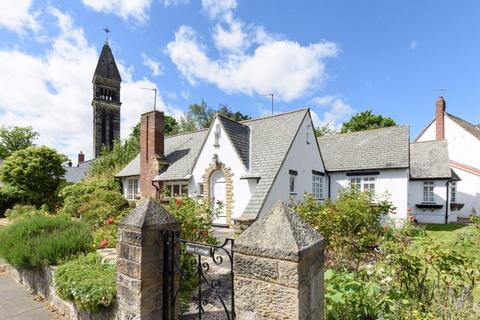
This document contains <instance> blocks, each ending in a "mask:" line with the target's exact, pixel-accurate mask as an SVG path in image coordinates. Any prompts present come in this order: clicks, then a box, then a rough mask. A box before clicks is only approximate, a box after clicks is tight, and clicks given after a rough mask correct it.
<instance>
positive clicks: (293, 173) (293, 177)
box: [289, 170, 298, 194]
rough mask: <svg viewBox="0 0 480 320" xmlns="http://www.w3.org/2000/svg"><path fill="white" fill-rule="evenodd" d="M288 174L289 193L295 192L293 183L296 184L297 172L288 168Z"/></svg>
mask: <svg viewBox="0 0 480 320" xmlns="http://www.w3.org/2000/svg"><path fill="white" fill-rule="evenodd" d="M289 174H290V183H289V184H290V194H296V192H295V187H296V186H295V184H296V179H297V175H298V172H297V171H295V170H289Z"/></svg>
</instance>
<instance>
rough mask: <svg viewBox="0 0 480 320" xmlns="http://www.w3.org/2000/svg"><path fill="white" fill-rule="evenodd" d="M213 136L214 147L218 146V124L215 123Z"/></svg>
mask: <svg viewBox="0 0 480 320" xmlns="http://www.w3.org/2000/svg"><path fill="white" fill-rule="evenodd" d="M214 136H215V143H214V146H219V145H220V123H217V124H216V125H215V132H214Z"/></svg>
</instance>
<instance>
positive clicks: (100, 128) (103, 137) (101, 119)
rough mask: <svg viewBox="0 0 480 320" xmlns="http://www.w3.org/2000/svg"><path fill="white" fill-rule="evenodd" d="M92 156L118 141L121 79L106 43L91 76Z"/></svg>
mask: <svg viewBox="0 0 480 320" xmlns="http://www.w3.org/2000/svg"><path fill="white" fill-rule="evenodd" d="M92 82H93V101H92V106H93V149H94V150H93V156H94V157H95V158H97V157H98V156H100V153H101V151H102V147H103V146H106V147H107V148H109V149H111V148H112V147H113V142H114V141H115V140H118V139H120V106H121V104H122V103H121V102H120V83H121V82H122V78H121V77H120V72H118V68H117V64H116V63H115V59H114V58H113V54H112V49H111V48H110V46H109V45H108V42H106V43H105V44H104V45H103V48H102V53H101V54H100V58H99V59H98V63H97V68H96V69H95V73H94V75H93V80H92Z"/></svg>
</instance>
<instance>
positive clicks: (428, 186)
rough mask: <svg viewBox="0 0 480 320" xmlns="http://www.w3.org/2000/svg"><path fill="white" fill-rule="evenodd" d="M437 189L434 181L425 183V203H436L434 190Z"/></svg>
mask: <svg viewBox="0 0 480 320" xmlns="http://www.w3.org/2000/svg"><path fill="white" fill-rule="evenodd" d="M434 187H435V182H434V181H424V182H423V202H435V198H434V193H433V189H434Z"/></svg>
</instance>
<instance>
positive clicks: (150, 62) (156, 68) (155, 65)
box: [142, 54, 163, 77]
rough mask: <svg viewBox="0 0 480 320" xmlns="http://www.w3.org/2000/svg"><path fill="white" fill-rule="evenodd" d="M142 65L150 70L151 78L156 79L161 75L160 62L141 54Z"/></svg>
mask: <svg viewBox="0 0 480 320" xmlns="http://www.w3.org/2000/svg"><path fill="white" fill-rule="evenodd" d="M142 58H143V64H144V65H145V66H146V67H147V68H149V69H150V71H151V72H152V76H154V77H156V76H159V75H161V74H163V66H162V65H161V64H160V62H158V61H156V60H154V59H152V58H150V57H149V56H147V55H146V54H142Z"/></svg>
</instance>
